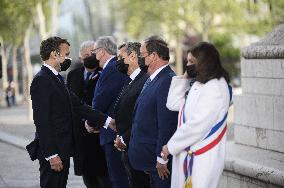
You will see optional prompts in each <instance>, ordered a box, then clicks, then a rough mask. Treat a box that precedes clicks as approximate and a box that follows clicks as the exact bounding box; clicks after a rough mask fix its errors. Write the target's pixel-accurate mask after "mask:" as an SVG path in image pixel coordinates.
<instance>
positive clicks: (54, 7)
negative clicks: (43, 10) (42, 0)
mask: <svg viewBox="0 0 284 188" xmlns="http://www.w3.org/2000/svg"><path fill="white" fill-rule="evenodd" d="M58 4H59V1H58V0H53V1H52V4H51V28H50V35H51V36H54V35H56V32H57V25H58V24H57V20H58V18H57V14H58Z"/></svg>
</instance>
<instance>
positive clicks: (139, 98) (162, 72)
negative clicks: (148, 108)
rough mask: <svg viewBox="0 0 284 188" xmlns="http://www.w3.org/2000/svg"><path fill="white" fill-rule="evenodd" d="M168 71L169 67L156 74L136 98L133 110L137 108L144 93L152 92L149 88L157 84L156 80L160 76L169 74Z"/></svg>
mask: <svg viewBox="0 0 284 188" xmlns="http://www.w3.org/2000/svg"><path fill="white" fill-rule="evenodd" d="M169 70H170V67H169V66H166V67H165V68H164V69H163V70H161V72H159V74H157V76H156V77H155V78H154V80H152V81H151V82H150V84H149V85H148V86H147V87H146V88H145V89H144V91H143V92H141V93H140V95H139V97H138V99H137V102H136V104H135V108H134V109H136V107H137V105H138V103H139V101H140V100H141V99H142V98H143V96H144V95H145V94H146V93H148V92H149V91H152V89H151V88H152V87H153V86H154V85H155V83H156V82H157V80H158V79H159V78H160V77H161V76H162V75H164V74H166V73H167V72H169Z"/></svg>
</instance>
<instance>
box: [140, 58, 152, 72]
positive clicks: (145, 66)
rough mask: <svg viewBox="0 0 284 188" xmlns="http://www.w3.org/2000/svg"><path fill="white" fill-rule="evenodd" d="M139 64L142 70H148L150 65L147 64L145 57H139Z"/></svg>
mask: <svg viewBox="0 0 284 188" xmlns="http://www.w3.org/2000/svg"><path fill="white" fill-rule="evenodd" d="M138 65H139V67H140V69H141V70H142V71H144V72H147V71H148V68H149V66H147V65H145V57H138Z"/></svg>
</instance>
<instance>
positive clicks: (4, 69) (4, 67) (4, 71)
mask: <svg viewBox="0 0 284 188" xmlns="http://www.w3.org/2000/svg"><path fill="white" fill-rule="evenodd" d="M0 42H1V48H0V49H1V54H2V78H1V85H0V89H1V91H3V92H4V91H5V89H6V88H7V86H8V75H7V62H8V59H7V56H6V54H5V49H4V44H3V39H2V38H1V37H0ZM0 94H1V93H0Z"/></svg>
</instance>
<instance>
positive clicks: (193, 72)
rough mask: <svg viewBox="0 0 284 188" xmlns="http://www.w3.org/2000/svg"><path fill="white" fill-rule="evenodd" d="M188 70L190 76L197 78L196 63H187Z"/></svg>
mask: <svg viewBox="0 0 284 188" xmlns="http://www.w3.org/2000/svg"><path fill="white" fill-rule="evenodd" d="M186 72H187V75H188V76H189V77H190V78H195V77H196V76H197V72H196V65H195V64H191V65H187V66H186Z"/></svg>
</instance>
